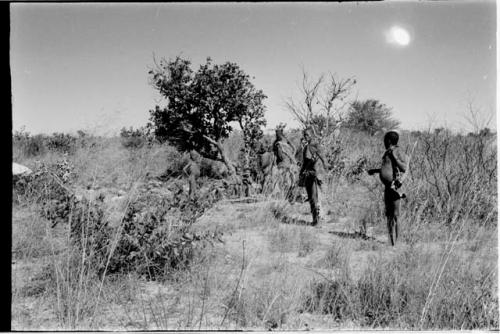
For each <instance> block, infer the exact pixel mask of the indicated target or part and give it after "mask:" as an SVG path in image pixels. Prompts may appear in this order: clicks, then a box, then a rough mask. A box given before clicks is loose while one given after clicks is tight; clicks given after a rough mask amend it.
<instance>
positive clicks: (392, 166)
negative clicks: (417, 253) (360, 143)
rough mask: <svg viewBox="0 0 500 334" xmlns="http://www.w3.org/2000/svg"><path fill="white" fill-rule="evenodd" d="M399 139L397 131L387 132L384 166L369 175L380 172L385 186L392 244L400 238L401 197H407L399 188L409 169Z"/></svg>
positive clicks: (388, 224) (385, 201)
mask: <svg viewBox="0 0 500 334" xmlns="http://www.w3.org/2000/svg"><path fill="white" fill-rule="evenodd" d="M398 141H399V135H398V133H397V132H396V131H389V132H387V133H386V134H385V136H384V146H385V148H386V151H385V153H384V155H383V156H382V166H381V168H378V169H370V170H369V171H368V174H369V175H373V174H379V175H380V180H381V181H382V183H383V184H384V186H385V190H384V203H385V215H386V217H387V229H388V230H389V240H390V242H391V245H392V246H394V244H395V243H396V240H397V238H398V220H399V216H400V206H401V198H405V197H406V195H405V194H404V193H400V192H399V191H398V190H399V189H400V188H401V186H402V182H403V178H404V173H406V171H407V169H408V163H407V161H408V160H407V157H406V155H405V154H404V153H403V152H402V151H401V149H400V148H399V146H398Z"/></svg>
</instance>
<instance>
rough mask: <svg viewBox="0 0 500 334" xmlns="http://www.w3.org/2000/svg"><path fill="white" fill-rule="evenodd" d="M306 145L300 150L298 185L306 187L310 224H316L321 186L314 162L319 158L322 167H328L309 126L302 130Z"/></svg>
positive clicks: (317, 222) (317, 221)
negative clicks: (300, 164) (300, 163)
mask: <svg viewBox="0 0 500 334" xmlns="http://www.w3.org/2000/svg"><path fill="white" fill-rule="evenodd" d="M303 135H304V141H305V142H306V145H305V147H304V149H303V151H302V166H301V168H300V173H299V175H300V176H299V185H300V186H302V187H305V188H306V191H307V197H308V200H309V205H310V206H311V214H312V216H313V221H312V225H313V226H316V225H318V224H319V221H320V207H319V199H318V188H320V187H321V183H322V181H321V179H320V178H319V177H318V172H317V170H316V162H318V160H321V163H322V164H323V167H324V168H325V169H328V166H327V163H326V160H325V158H324V157H323V154H322V153H321V150H320V147H319V144H318V143H316V142H314V141H313V132H312V129H311V128H306V129H305V130H304V132H303Z"/></svg>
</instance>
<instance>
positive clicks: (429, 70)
mask: <svg viewBox="0 0 500 334" xmlns="http://www.w3.org/2000/svg"><path fill="white" fill-rule="evenodd" d="M10 6H11V40H10V66H11V78H12V121H13V129H14V130H18V129H20V128H21V127H24V129H25V130H26V131H29V132H31V133H52V132H75V131H76V130H78V129H85V130H89V131H93V132H96V133H100V134H113V133H114V132H116V131H117V130H118V129H120V128H121V127H123V126H126V127H129V126H133V127H139V126H143V125H145V124H146V123H147V121H148V118H149V110H151V109H153V108H154V106H155V105H156V104H161V103H162V101H161V97H160V96H159V95H158V93H157V92H156V91H154V90H153V88H152V87H151V86H150V85H149V83H148V71H149V69H150V67H151V65H152V64H153V55H155V57H156V58H157V59H160V58H162V57H164V58H166V59H172V58H175V57H176V56H178V55H180V56H182V57H184V58H187V59H189V60H191V61H192V64H193V69H195V70H196V69H197V68H198V67H199V65H201V64H202V63H204V62H205V59H206V58H207V57H211V58H212V59H213V61H214V63H218V64H221V63H224V62H226V61H231V62H235V63H237V64H238V65H239V66H240V68H241V69H242V70H244V71H245V72H246V73H247V74H249V75H250V76H251V77H252V83H253V84H254V85H255V87H256V88H257V89H262V90H263V91H264V93H265V94H266V95H267V96H268V98H267V99H266V100H265V101H264V104H265V105H266V119H267V121H268V128H274V127H275V126H276V125H277V124H279V123H280V122H284V123H287V124H288V125H289V127H294V126H297V125H298V123H297V121H296V120H294V119H293V115H292V114H291V113H290V112H289V111H288V110H287V109H286V107H285V103H284V102H285V100H286V99H288V98H290V97H293V98H294V99H299V98H300V92H299V88H298V84H299V82H300V79H301V74H302V69H305V70H306V71H307V72H308V73H309V74H310V75H311V76H312V77H317V76H319V75H320V74H322V73H326V74H328V73H333V74H335V75H336V76H337V77H338V78H347V77H355V78H356V79H357V84H356V86H355V91H354V92H353V96H357V98H358V99H369V98H373V99H378V100H380V101H381V102H382V103H384V104H386V105H387V106H389V107H390V108H392V110H393V114H394V117H395V118H396V119H398V120H400V121H401V128H403V129H412V130H413V129H425V128H428V127H429V126H430V127H437V126H449V127H451V128H456V129H461V128H467V126H468V125H467V121H466V119H465V118H464V115H466V112H467V108H468V104H469V103H470V102H472V103H473V106H474V107H475V108H476V109H477V110H479V111H480V116H481V119H484V120H486V119H487V117H488V116H493V117H496V109H497V108H496V59H497V56H496V30H497V28H496V13H497V9H496V4H495V2H494V1H493V0H491V1H446V2H444V1H427V2H422V1H419V2H417V1H394V2H376V3H369V2H351V3H337V2H335V3H208V4H202V3H184V4H180V3H179V4H174V3H150V4H139V3H136V4H134V3H109V4H106V3H45V4H39V3H11V5H10ZM391 27H399V28H400V30H401V29H402V31H403V32H405V33H407V34H408V35H404V33H403V36H402V37H401V35H397V36H394V35H393V36H392V42H391V38H388V36H387V32H388V31H389V30H390V29H391ZM398 38H399V39H398ZM394 40H396V41H397V40H399V42H400V43H401V44H397V43H394ZM402 44H406V45H402ZM491 127H493V128H496V118H494V119H493V123H492V124H491Z"/></svg>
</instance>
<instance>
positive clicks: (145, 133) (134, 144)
mask: <svg viewBox="0 0 500 334" xmlns="http://www.w3.org/2000/svg"><path fill="white" fill-rule="evenodd" d="M152 141H153V139H152V135H151V134H150V132H149V129H148V128H146V127H141V128H139V129H136V130H134V129H133V128H132V127H130V128H129V129H126V128H122V129H121V131H120V142H121V144H122V146H123V147H125V148H129V149H138V148H141V147H143V146H144V145H149V144H151V143H152Z"/></svg>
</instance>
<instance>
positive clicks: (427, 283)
mask: <svg viewBox="0 0 500 334" xmlns="http://www.w3.org/2000/svg"><path fill="white" fill-rule="evenodd" d="M370 262H371V263H372V265H371V266H369V267H367V268H366V269H365V270H364V271H363V272H362V273H361V275H360V277H359V279H358V280H353V279H352V278H351V277H350V275H348V274H343V275H339V277H338V278H337V279H326V280H325V278H324V277H323V279H320V280H319V281H316V282H313V283H312V285H311V286H310V288H309V291H308V292H307V293H306V294H304V295H303V309H302V310H303V311H308V312H313V313H321V314H331V315H332V316H333V317H334V318H335V319H336V320H337V321H339V322H340V323H343V322H348V321H353V322H354V323H356V324H357V325H358V326H360V327H371V328H394V329H419V330H422V329H486V328H489V329H495V328H498V297H497V295H496V291H497V286H496V269H495V268H493V267H492V266H491V265H490V264H488V263H487V262H486V261H483V260H482V259H481V258H477V257H474V256H472V257H466V258H464V257H461V256H460V255H458V254H456V253H453V252H450V249H447V248H445V249H443V250H442V251H441V252H439V253H437V254H436V253H432V252H427V251H422V250H420V249H417V248H413V247H410V248H407V249H405V250H404V251H403V252H402V253H401V254H397V255H396V256H395V257H392V258H387V257H382V256H380V255H379V256H376V257H374V258H373V259H372V261H370ZM471 263H475V264H476V265H477V269H476V270H470V268H471Z"/></svg>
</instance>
